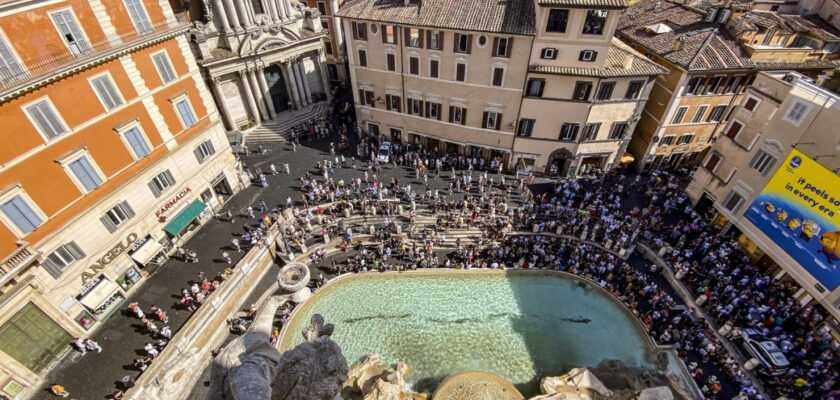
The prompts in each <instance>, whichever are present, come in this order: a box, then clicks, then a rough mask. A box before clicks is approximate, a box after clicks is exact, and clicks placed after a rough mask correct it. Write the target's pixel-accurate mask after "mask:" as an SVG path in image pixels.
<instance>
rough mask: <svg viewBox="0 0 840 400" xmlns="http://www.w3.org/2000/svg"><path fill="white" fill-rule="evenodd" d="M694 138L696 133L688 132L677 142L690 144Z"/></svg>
mask: <svg viewBox="0 0 840 400" xmlns="http://www.w3.org/2000/svg"><path fill="white" fill-rule="evenodd" d="M692 140H694V134H693V133H687V134H685V135H682V136H680V138H679V140H677V144H689V143H691V141H692Z"/></svg>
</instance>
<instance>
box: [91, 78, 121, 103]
mask: <svg viewBox="0 0 840 400" xmlns="http://www.w3.org/2000/svg"><path fill="white" fill-rule="evenodd" d="M90 84H91V85H92V86H93V90H95V91H96V94H97V95H98V96H99V100H100V101H102V105H104V106H105V109H106V110H112V109H114V108H116V107H117V106H119V105H121V104H122V103H123V101H122V98H121V97H120V95H119V93H118V92H117V89H116V88H115V87H114V83H113V82H111V77H109V76H108V75H102V76H99V77H97V78H94V79H91V80H90Z"/></svg>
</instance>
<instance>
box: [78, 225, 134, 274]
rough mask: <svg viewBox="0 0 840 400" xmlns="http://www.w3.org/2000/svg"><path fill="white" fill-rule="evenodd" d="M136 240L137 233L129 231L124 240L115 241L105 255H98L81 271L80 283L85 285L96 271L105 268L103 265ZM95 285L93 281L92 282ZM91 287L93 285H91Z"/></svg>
mask: <svg viewBox="0 0 840 400" xmlns="http://www.w3.org/2000/svg"><path fill="white" fill-rule="evenodd" d="M135 241H137V234H136V233H133V232H132V233H129V234H128V236H126V237H125V241H122V242H120V243H117V245H116V246H114V247H113V248H112V249H111V250H109V251H108V252H107V253H105V255H103V256H102V257H99V259H98V260H96V261H95V262H94V263H93V265H91V266H90V268H88V270H87V271H84V272H82V283H84V284H85V285H87V283H88V281H90V280H91V279H93V278H95V277H96V273H97V272H99V271H101V270H103V269H105V266H107V265H108V264H110V263H111V261H114V260H115V259H116V258H117V256H119V255H120V254H122V253H123V252H124V251H125V250H126V249H129V248H131V245H132V244H133V243H134V242H135ZM94 286H95V283H94ZM91 287H93V286H91Z"/></svg>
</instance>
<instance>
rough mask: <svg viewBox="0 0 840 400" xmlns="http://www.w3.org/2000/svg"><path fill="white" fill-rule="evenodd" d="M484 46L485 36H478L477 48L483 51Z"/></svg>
mask: <svg viewBox="0 0 840 400" xmlns="http://www.w3.org/2000/svg"><path fill="white" fill-rule="evenodd" d="M484 46H487V36H484V35H478V47H481V48H482V49H483V48H484Z"/></svg>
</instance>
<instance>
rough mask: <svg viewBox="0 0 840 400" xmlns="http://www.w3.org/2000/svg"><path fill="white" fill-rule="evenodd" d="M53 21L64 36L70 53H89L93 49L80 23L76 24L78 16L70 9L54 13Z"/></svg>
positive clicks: (75, 54) (76, 54)
mask: <svg viewBox="0 0 840 400" xmlns="http://www.w3.org/2000/svg"><path fill="white" fill-rule="evenodd" d="M52 19H53V22H54V23H55V26H56V28H57V29H58V33H59V34H60V35H61V37H62V38H64V42H65V43H67V47H68V48H69V49H70V53H71V54H73V55H74V56H78V55H81V54H86V53H89V52H90V51H91V50H93V49H92V48H91V47H90V44H88V42H87V40H86V39H85V36H84V35H83V34H82V30H81V29H79V25H77V24H76V18H74V17H73V13H72V12H71V11H70V10H64V11H59V12H56V13H53V14H52Z"/></svg>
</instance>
